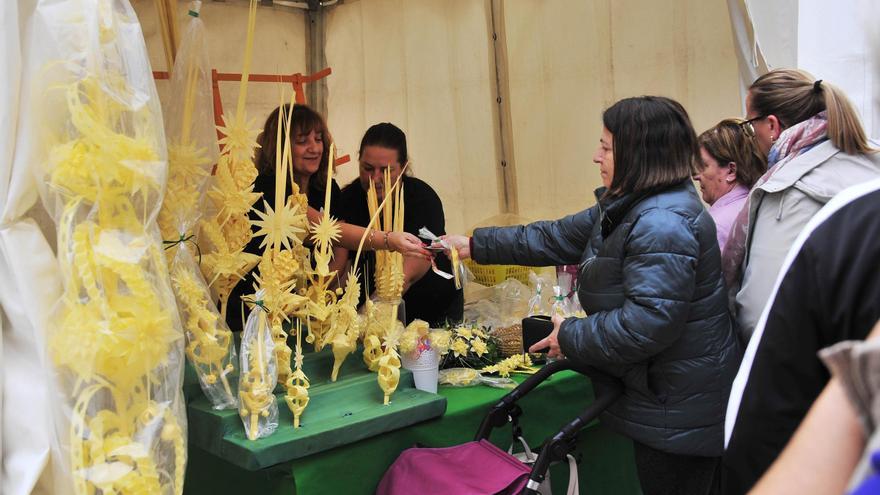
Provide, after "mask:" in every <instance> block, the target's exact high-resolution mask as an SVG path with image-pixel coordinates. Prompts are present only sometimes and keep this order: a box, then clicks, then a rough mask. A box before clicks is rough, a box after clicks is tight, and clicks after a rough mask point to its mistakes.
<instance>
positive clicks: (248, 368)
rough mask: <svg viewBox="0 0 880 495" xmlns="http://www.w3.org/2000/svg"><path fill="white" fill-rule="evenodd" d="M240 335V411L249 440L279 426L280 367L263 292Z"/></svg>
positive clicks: (267, 434) (271, 431)
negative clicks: (276, 396)
mask: <svg viewBox="0 0 880 495" xmlns="http://www.w3.org/2000/svg"><path fill="white" fill-rule="evenodd" d="M256 297H257V300H256V302H255V303H254V306H253V309H251V312H250V314H249V315H248V319H247V323H245V327H244V332H243V335H242V337H241V375H240V377H239V382H238V395H239V406H238V412H239V414H240V415H241V420H242V422H243V423H244V431H245V433H247V437H248V439H250V440H256V439H258V438H263V437H268V436H269V435H271V434H272V433H274V432H275V429H276V428H278V403H277V402H275V395H274V394H273V393H272V391H273V390H275V385H276V383H277V382H278V366H277V361H276V359H275V349H274V347H275V344H274V342H273V340H272V329H271V328H270V327H269V320H268V318H267V317H268V314H269V313H268V311H267V310H266V307H265V306H264V305H263V301H262V297H263V293H262V291H260V292H257V295H256Z"/></svg>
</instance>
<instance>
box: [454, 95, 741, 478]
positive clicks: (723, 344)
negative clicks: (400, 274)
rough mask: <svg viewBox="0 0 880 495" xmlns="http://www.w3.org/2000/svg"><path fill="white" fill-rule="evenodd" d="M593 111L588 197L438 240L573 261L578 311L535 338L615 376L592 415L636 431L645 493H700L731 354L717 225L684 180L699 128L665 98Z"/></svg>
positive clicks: (710, 467) (506, 254)
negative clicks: (532, 217) (591, 193)
mask: <svg viewBox="0 0 880 495" xmlns="http://www.w3.org/2000/svg"><path fill="white" fill-rule="evenodd" d="M602 119H603V123H604V127H605V128H604V130H603V131H602V137H601V139H600V146H599V148H598V150H597V151H596V154H595V155H594V157H593V161H594V162H596V163H597V164H598V165H599V170H600V173H601V176H602V181H603V184H604V186H605V187H602V188H600V189H598V190H597V191H596V199H597V204H596V205H595V206H593V207H592V208H589V209H587V210H584V211H582V212H580V213H575V214H573V215H570V216H567V217H565V218H562V219H560V220H556V221H544V222H535V223H532V224H529V225H525V226H516V227H490V228H483V229H477V230H475V231H474V235H473V237H471V238H467V237H464V236H448V237H447V241H448V242H451V243H452V244H453V245H454V246H455V247H456V248H457V249H458V251H459V254H460V255H461V256H463V257H466V256H470V257H472V258H473V259H474V260H475V261H477V262H480V263H514V264H520V265H533V266H543V265H566V264H574V263H580V268H579V272H578V298H579V299H580V302H581V305H582V306H583V308H584V310H585V311H586V312H587V314H588V316H587V317H586V318H567V319H565V320H562V319H556V320H554V324H555V325H554V329H553V332H552V333H551V334H550V336H549V337H548V338H547V339H545V340H544V341H542V342H539V343H538V344H536V345H535V346H534V347H533V349H536V348H545V347H548V346H549V347H550V352H549V355H550V356H555V355H564V356H565V357H566V358H568V359H571V360H574V361H577V362H579V363H583V364H587V365H590V366H594V367H596V368H599V369H601V370H603V371H606V372H609V373H611V374H613V375H615V376H618V377H620V378H621V379H622V380H623V382H624V385H625V391H624V395H623V397H622V398H621V399H619V400H618V401H617V402H616V403H615V404H614V405H613V406H611V407H610V408H609V409H608V410H607V411H606V412H605V413H604V414H603V416H602V421H603V423H605V424H606V425H609V426H610V427H611V428H613V429H615V430H617V431H619V432H621V433H623V434H625V435H627V436H629V437H630V438H632V439H633V440H634V443H635V456H636V467H637V470H638V474H639V480H640V482H641V485H642V490H643V491H644V493H646V494H655V493H689V494H701V493H709V492H710V491H711V489H712V486H713V480H714V476H715V471H716V468H717V467H718V465H719V458H720V455H721V452H722V445H723V435H722V426H723V422H724V408H725V404H726V401H727V397H728V394H729V391H730V385H731V381H732V380H733V376H734V374H735V373H736V367H737V365H738V363H739V356H740V351H739V348H738V344H737V339H736V338H735V336H734V333H733V330H732V327H731V321H730V316H729V314H728V310H727V301H726V296H725V288H724V283H723V281H722V277H721V257H720V253H719V251H718V242H717V241H716V235H715V224H714V222H713V221H712V218H711V217H710V216H709V214H708V213H707V212H706V210H705V209H704V208H703V205H702V203H701V202H700V199H699V197H698V196H697V193H696V190H695V189H694V185H693V183H692V182H691V180H690V178H691V176H692V174H693V172H694V170H695V164H696V160H697V157H698V156H699V151H698V146H697V137H696V135H695V133H694V130H693V127H692V126H691V123H690V119H689V118H688V115H687V112H686V111H685V110H684V108H682V106H681V105H680V104H679V103H677V102H675V101H673V100H670V99H668V98H662V97H653V96H643V97H639V98H628V99H625V100H621V101H619V102H617V103H616V104H614V105H613V106H611V107H610V108H609V109H607V110H606V111H605V113H604V114H603V118H602Z"/></svg>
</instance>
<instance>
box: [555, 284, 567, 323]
mask: <svg viewBox="0 0 880 495" xmlns="http://www.w3.org/2000/svg"><path fill="white" fill-rule="evenodd" d="M550 315H551V316H562V317H563V318H567V317H569V316H571V308H570V307H569V306H568V300H567V299H566V298H565V295H563V294H562V288H561V287H559V286H558V285H554V286H553V305H551V306H550Z"/></svg>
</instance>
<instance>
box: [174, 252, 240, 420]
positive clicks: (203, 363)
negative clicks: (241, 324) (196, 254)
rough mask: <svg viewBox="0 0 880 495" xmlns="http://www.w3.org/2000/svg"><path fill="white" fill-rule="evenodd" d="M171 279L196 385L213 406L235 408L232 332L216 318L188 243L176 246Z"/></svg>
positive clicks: (235, 361) (215, 309)
mask: <svg viewBox="0 0 880 495" xmlns="http://www.w3.org/2000/svg"><path fill="white" fill-rule="evenodd" d="M169 270H170V271H171V281H172V282H173V286H174V293H175V295H176V296H177V308H178V311H179V312H180V318H181V321H182V322H183V328H184V332H185V335H186V357H187V359H188V360H189V362H190V364H191V365H192V367H193V368H194V369H195V371H196V375H197V376H198V378H199V385H201V387H202V391H203V392H204V393H205V396H206V397H207V398H208V400H210V401H211V404H213V406H214V408H215V409H234V408H236V407H238V394H237V391H236V388H237V383H236V381H234V380H232V378H233V377H234V376H235V375H237V374H238V372H237V371H236V370H237V368H238V359H237V355H236V351H235V342H234V341H233V338H232V332H230V331H229V328H228V327H227V326H226V322H225V321H224V320H223V319H222V318H220V313H219V312H218V311H217V306H216V305H215V304H214V303H213V302H212V301H211V299H210V291H209V290H208V286H207V284H206V283H205V279H204V278H202V273H201V272H200V271H199V266H198V263H197V261H196V260H195V259H194V258H193V255H192V253H191V252H190V249H189V246H188V245H186V244H184V245H182V246H180V248H179V249H178V250H177V253H176V254H175V256H174V259H173V260H172V261H171V263H170V266H169Z"/></svg>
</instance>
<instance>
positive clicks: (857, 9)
mask: <svg viewBox="0 0 880 495" xmlns="http://www.w3.org/2000/svg"><path fill="white" fill-rule="evenodd" d="M748 6H749V10H750V13H751V17H752V23H753V25H754V28H755V33H756V37H757V39H758V41H759V43H760V46H761V49H762V50H763V53H764V55H765V57H766V59H767V65H768V66H769V68H770V69H773V68H780V67H797V68H800V69H804V70H807V71H809V72H810V73H812V74H813V75H814V76H816V77H817V78H819V79H824V80H827V81H829V82H832V83H834V84H836V85H837V86H839V87H841V88H842V89H843V90H844V91H845V92H846V93H847V95H848V96H849V97H850V99H851V100H852V101H853V104H854V105H855V106H856V108H857V109H858V110H859V113H860V115H861V117H862V123H863V124H864V126H865V130H866V131H867V132H868V134H869V135H870V136H872V137H874V138H878V137H880V108H878V103H880V59H878V57H880V3H878V2H876V1H874V0H840V1H837V2H833V3H832V2H827V1H823V0H773V1H769V2H768V1H765V0H748Z"/></svg>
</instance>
